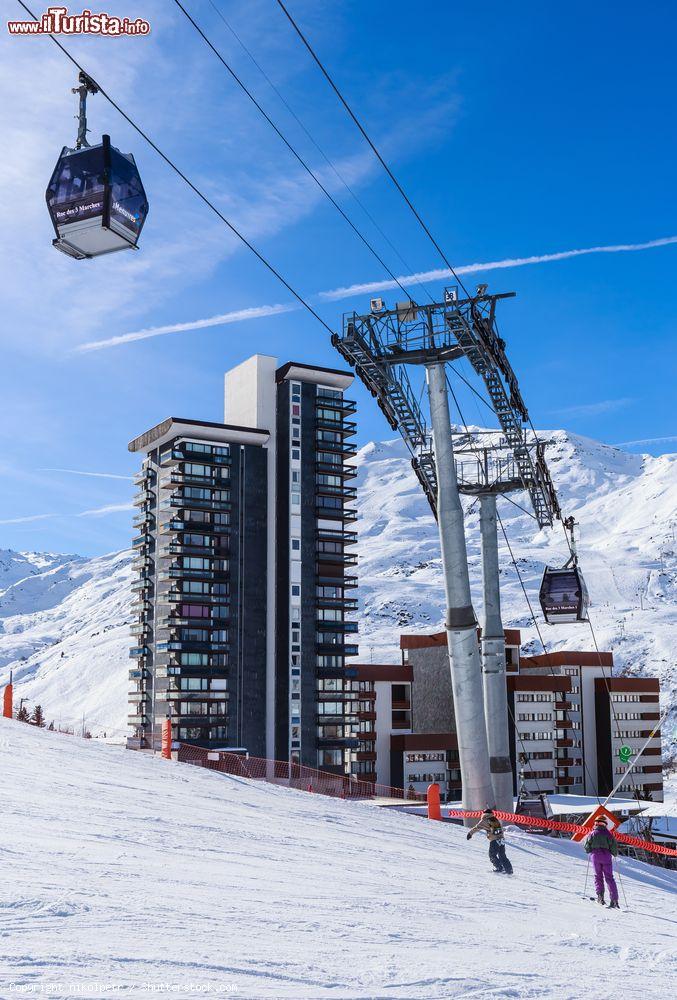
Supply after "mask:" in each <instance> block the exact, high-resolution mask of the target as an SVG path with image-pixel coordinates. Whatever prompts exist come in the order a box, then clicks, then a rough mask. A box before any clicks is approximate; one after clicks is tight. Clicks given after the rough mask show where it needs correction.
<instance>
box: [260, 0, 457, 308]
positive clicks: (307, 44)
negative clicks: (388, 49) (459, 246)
mask: <svg viewBox="0 0 677 1000" xmlns="http://www.w3.org/2000/svg"><path fill="white" fill-rule="evenodd" d="M277 3H278V6H279V7H280V8H281V9H282V11H283V12H284V14H285V16H286V17H287V20H288V21H289V23H290V24H291V26H292V27H293V29H294V31H295V32H296V34H297V35H298V36H299V38H300V39H301V41H302V42H303V44H304V45H305V47H306V49H307V50H308V52H309V53H310V55H311V56H312V57H313V59H314V61H315V62H316V63H317V66H318V67H319V69H320V71H321V72H322V75H323V76H324V78H325V80H326V81H327V83H328V84H329V86H330V87H331V89H332V90H333V91H334V93H335V94H336V96H337V97H338V99H339V101H340V102H341V104H342V105H343V107H344V108H345V109H346V111H347V112H348V114H349V115H350V117H351V118H352V120H353V122H354V123H355V125H356V126H357V128H358V129H359V130H360V132H361V133H362V136H363V137H364V139H365V140H366V142H367V143H368V144H369V146H370V147H371V150H372V152H373V153H374V155H375V156H376V158H377V159H378V161H379V163H380V164H381V166H382V167H383V169H384V170H385V172H386V173H387V174H388V177H389V178H390V180H391V181H392V182H393V184H394V185H395V187H396V188H397V190H398V191H399V193H400V194H401V195H402V197H403V198H404V200H405V202H406V203H407V205H408V206H409V208H410V209H411V211H412V213H413V214H414V216H415V218H416V221H417V222H418V224H419V225H420V226H421V228H422V229H423V231H424V233H425V234H426V236H427V237H428V239H429V240H430V242H431V243H432V245H433V246H434V247H435V249H436V250H437V252H438V254H439V255H440V257H441V258H442V260H443V261H444V263H445V264H446V266H447V267H448V268H449V271H450V272H451V274H452V275H453V276H454V278H455V279H456V281H457V282H458V283H459V285H460V286H461V288H462V289H463V291H464V292H465V294H466V296H467V298H471V296H470V293H469V292H468V289H467V288H466V287H465V285H464V284H463V282H462V281H461V279H460V278H459V276H458V275H457V274H456V271H455V270H454V268H453V267H452V265H451V263H450V262H449V260H448V259H447V257H446V255H445V253H444V251H443V250H442V247H441V246H440V245H439V243H438V242H437V240H436V239H435V237H434V236H433V234H432V233H431V232H430V229H429V228H428V226H427V225H426V223H425V222H424V221H423V219H422V218H421V216H420V215H419V213H418V212H417V210H416V209H415V208H414V205H413V204H412V202H411V200H410V198H409V196H408V195H407V193H406V192H405V190H404V188H403V187H402V185H401V184H400V182H399V181H398V179H397V178H396V177H395V175H394V174H393V172H392V170H391V169H390V167H389V166H388V164H387V163H386V161H385V160H384V159H383V157H382V156H381V154H380V152H379V151H378V149H377V148H376V145H375V144H374V142H373V141H372V140H371V138H370V137H369V135H368V134H367V132H366V130H365V128H364V126H363V125H362V123H361V122H360V120H359V119H358V118H357V116H356V114H355V112H354V111H353V110H352V108H351V107H350V105H349V104H348V102H347V101H346V99H345V97H344V96H343V94H342V93H341V91H340V90H339V89H338V87H337V85H336V84H335V83H334V81H333V79H332V78H331V76H330V75H329V72H328V71H327V70H326V69H325V67H324V65H323V63H322V61H321V60H320V58H319V56H318V55H317V54H316V52H315V50H314V49H313V47H312V46H311V44H310V42H309V41H308V39H307V38H306V36H305V35H304V34H303V32H302V31H301V29H300V28H299V26H298V24H297V23H296V21H295V20H294V18H293V17H292V15H291V14H290V13H289V11H288V10H287V8H286V7H285V5H284V4H283V3H282V0H277Z"/></svg>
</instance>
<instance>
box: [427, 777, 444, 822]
mask: <svg viewBox="0 0 677 1000" xmlns="http://www.w3.org/2000/svg"><path fill="white" fill-rule="evenodd" d="M427 798H428V819H440V820H441V819H442V812H441V810H440V786H439V785H437V784H433V785H428V795H427Z"/></svg>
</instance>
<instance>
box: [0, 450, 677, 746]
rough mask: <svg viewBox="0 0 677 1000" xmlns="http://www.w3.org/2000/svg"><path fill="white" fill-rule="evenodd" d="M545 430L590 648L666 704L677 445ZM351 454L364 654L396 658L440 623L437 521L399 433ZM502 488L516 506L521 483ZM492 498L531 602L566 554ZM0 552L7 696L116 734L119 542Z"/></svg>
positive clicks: (508, 567)
mask: <svg viewBox="0 0 677 1000" xmlns="http://www.w3.org/2000/svg"><path fill="white" fill-rule="evenodd" d="M543 437H545V438H546V439H547V440H548V441H549V442H550V444H549V445H548V447H547V457H548V463H549V465H550V468H551V470H552V473H553V476H554V479H555V482H556V485H557V489H558V493H559V496H560V500H561V503H562V507H563V509H564V511H565V512H566V513H567V514H574V515H575V516H576V518H577V519H578V520H579V521H580V544H579V547H580V553H581V561H582V565H583V567H584V570H585V575H586V579H587V581H588V587H589V590H590V593H591V597H592V609H591V615H592V619H593V623H594V629H595V633H596V637H597V641H598V643H599V646H600V648H601V649H611V650H612V651H613V653H614V657H615V661H616V664H617V667H618V668H619V669H622V670H624V671H627V672H629V673H641V672H644V673H649V674H658V675H660V676H661V679H662V684H663V696H664V701H665V704H666V705H667V704H671V705H672V706H675V709H676V712H677V670H676V669H675V656H674V652H673V649H674V634H675V620H676V615H675V599H676V598H677V556H676V552H677V546H676V545H675V532H676V531H677V455H662V456H660V457H658V458H654V457H652V456H649V455H631V454H629V453H627V452H625V451H622V450H620V449H618V448H612V447H609V446H607V445H603V444H600V443H598V442H596V441H592V440H590V439H588V438H583V437H578V436H575V435H572V434H569V433H567V432H565V431H553V432H544V433H543ZM357 462H358V466H359V475H358V478H357V485H358V513H359V522H358V532H359V555H360V564H359V579H360V588H359V594H360V620H359V624H360V635H359V642H360V652H361V658H363V659H365V660H369V659H370V658H371V659H373V660H374V662H376V661H378V660H381V661H386V662H396V661H397V660H398V658H399V648H398V643H399V634H400V632H401V631H415V630H417V629H422V630H429V631H433V630H439V629H441V628H442V620H443V608H444V594H443V591H442V584H441V567H440V556H439V541H438V536H437V529H436V526H435V523H434V521H433V518H432V516H431V514H430V510H429V508H428V505H427V503H426V501H425V499H424V497H423V494H422V492H421V489H420V487H419V485H418V482H417V480H416V479H415V477H414V475H413V473H412V470H411V467H410V464H409V461H408V458H407V455H406V451H405V448H404V445H403V444H402V442H401V441H400V439H399V438H398V439H396V440H393V441H384V442H379V443H371V444H368V445H366V446H365V447H364V448H362V450H361V451H360V452H359V454H358V458H357ZM513 499H514V500H515V501H516V502H517V503H519V504H521V505H522V506H525V507H528V502H527V500H526V498H525V497H523V496H520V495H515V496H513ZM466 508H470V510H471V512H470V513H469V514H468V517H467V521H466V524H467V537H468V551H469V558H470V565H471V576H472V582H473V589H474V599H475V606H476V608H477V611H478V614H481V583H480V579H481V578H480V549H479V519H478V513H477V510H476V509H472V505H471V503H470V502H469V501H468V502H466ZM499 512H500V514H501V517H502V519H503V523H504V525H505V528H506V532H507V534H508V537H509V538H510V541H511V545H512V546H513V550H514V553H515V556H516V558H517V559H518V561H519V565H520V570H521V572H522V574H523V576H524V579H525V582H526V585H527V588H528V591H529V593H530V596H531V599H532V601H533V602H534V606H535V607H536V608H537V607H538V587H539V584H540V577H541V574H542V571H543V564H544V562H546V561H547V562H549V563H550V564H552V565H558V564H560V565H561V564H562V563H563V562H564V560H565V558H566V556H565V553H566V547H565V544H564V536H563V533H562V530H561V528H559V527H558V528H557V529H555V530H550V529H548V530H543V531H539V530H538V526H537V525H536V523H535V521H534V520H533V518H531V517H530V516H529V515H528V514H525V513H523V512H522V511H521V510H519V509H518V508H516V507H515V506H513V504H511V503H510V502H509V501H507V500H502V501H500V502H499ZM130 534H131V528H130ZM501 553H502V566H503V601H504V614H505V621H506V625H511V626H519V627H521V628H522V629H523V630H524V638H525V641H526V643H527V646H528V648H529V649H530V650H532V651H534V652H540V651H541V647H540V643H539V641H538V636H537V634H536V630H535V629H534V627H533V625H532V623H531V619H530V615H529V611H528V608H527V607H526V605H525V602H524V597H523V594H522V591H521V588H520V586H519V582H518V580H517V578H516V575H515V572H514V570H513V568H512V564H511V562H510V559H509V554H508V552H507V549H506V546H505V544H504V542H503V539H502V538H501ZM12 557H13V558H14V560H15V562H14V563H13V564H12V570H11V572H10V573H9V574H8V576H7V577H6V579H7V580H9V581H10V583H9V585H7V584H4V583H3V580H4V579H5V577H4V575H3V573H2V572H1V571H0V683H2V682H3V681H4V679H5V678H6V677H7V675H8V673H9V668H10V667H13V668H14V671H15V680H16V681H18V685H17V696H18V697H27V698H28V699H29V701H30V702H31V703H34V702H36V701H41V702H42V704H43V706H44V708H45V711H46V713H47V717H48V719H51V718H55V719H56V720H58V717H59V716H61V718H62V721H64V722H68V723H70V724H72V725H76V726H80V725H81V722H82V715H83V714H84V715H85V719H86V724H87V725H88V726H89V727H90V728H91V729H92V731H93V732H101V731H103V730H106V732H107V733H108V734H109V735H110V733H111V732H114V733H116V734H118V735H122V732H123V730H124V727H125V725H126V715H127V707H126V704H125V699H126V691H127V670H128V666H129V659H128V647H129V645H130V644H131V643H130V640H129V637H128V634H127V623H128V621H129V612H128V605H129V603H130V600H131V598H130V594H129V584H130V581H131V567H130V560H131V557H130V555H129V554H128V553H117V554H113V555H110V556H105V557H101V558H98V559H90V560H83V559H79V558H78V557H55V556H38V555H34V554H22V555H18V554H12ZM3 560H4V561H8V562H9V561H10V556H8V555H7V554H5V555H4V557H0V567H2V565H3ZM41 561H44V568H42V569H40V562H41ZM22 567H23V569H22ZM24 570H25V573H26V576H25V577H24V576H22V573H23V572H24ZM640 602H641V605H642V606H640ZM539 620H540V613H539ZM541 632H542V635H543V638H544V639H545V641H546V643H547V644H548V646H549V648H553V649H561V648H566V647H568V648H579V649H581V648H582V649H593V648H594V646H593V641H592V635H591V633H590V629H589V627H588V626H587V625H585V624H582V625H569V626H560V627H551V626H546V625H544V624H542V625H541ZM62 654H63V655H62ZM22 657H25V659H23V660H22V659H21V658H22ZM674 720H675V715H674V714H673V716H672V719H671V721H670V724H669V725H668V726H664V735H665V737H666V738H667V741H669V740H670V739H671V738H672V739H673V740H675V736H674V733H675V725H674Z"/></svg>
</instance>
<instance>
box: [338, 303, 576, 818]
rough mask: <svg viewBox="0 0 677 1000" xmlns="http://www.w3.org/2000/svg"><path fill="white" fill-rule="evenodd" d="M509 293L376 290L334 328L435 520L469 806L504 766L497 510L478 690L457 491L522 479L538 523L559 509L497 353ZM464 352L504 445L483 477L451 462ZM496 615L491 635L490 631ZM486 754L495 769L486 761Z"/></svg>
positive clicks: (502, 776)
mask: <svg viewBox="0 0 677 1000" xmlns="http://www.w3.org/2000/svg"><path fill="white" fill-rule="evenodd" d="M513 294H514V293H507V294H503V295H487V294H486V286H480V288H478V294H477V295H476V296H473V297H469V298H465V299H459V298H458V289H456V288H451V289H446V290H445V294H444V301H443V302H441V303H433V304H432V305H423V306H419V305H417V304H415V303H413V302H403V303H399V304H398V305H397V306H396V308H395V309H385V308H384V307H383V303H382V302H379V303H378V306H379V308H378V310H374V311H372V312H370V313H368V314H366V315H363V316H359V315H357V314H355V313H353V314H349V315H347V316H346V317H345V318H344V328H343V334H342V336H340V337H339V336H334V338H333V343H334V346H335V347H336V349H337V350H338V351H339V353H340V354H341V355H342V356H343V357H344V358H345V360H346V361H347V362H348V363H349V364H351V365H352V366H353V367H354V368H355V371H356V374H357V375H359V377H360V379H361V380H362V381H363V382H364V384H365V386H366V387H367V388H368V389H369V390H370V392H371V393H372V395H373V396H375V398H376V400H377V402H378V405H379V406H380V408H381V409H382V411H383V413H384V414H385V416H386V419H387V420H388V422H389V424H390V426H391V427H392V428H393V430H399V432H400V434H401V435H402V437H403V439H404V441H405V443H406V445H407V448H408V449H409V451H410V453H411V456H412V466H413V468H414V471H415V473H416V475H417V477H418V479H419V482H420V483H421V486H422V487H423V490H424V492H425V494H426V497H427V498H428V502H429V503H430V506H431V508H432V511H433V514H434V515H435V517H436V518H437V521H438V525H439V530H440V542H441V549H442V562H443V567H444V575H445V587H446V596H447V605H448V609H447V636H448V646H449V657H450V668H451V677H452V686H453V691H454V702H455V713H456V727H457V735H458V743H459V758H460V765H461V778H462V783H463V801H464V805H465V807H466V808H469V809H476V808H482V807H483V806H484V805H486V804H487V803H488V802H490V801H491V800H492V799H495V800H496V801H497V804H498V800H499V799H500V800H501V802H502V801H503V800H505V801H507V791H506V787H505V786H506V785H507V781H506V776H507V772H506V771H505V770H504V768H505V758H506V757H507V749H508V737H507V706H506V699H505V694H504V691H505V644H504V638H503V629H502V624H501V622H500V594H499V592H498V546H497V539H496V521H495V517H494V518H493V525H492V523H491V522H492V518H491V513H492V511H491V501H490V502H489V507H488V513H486V511H487V507H485V517H484V526H485V530H484V537H483V541H484V542H485V544H484V545H483V566H484V575H485V645H484V654H485V655H484V661H485V670H484V699H483V698H482V690H481V686H480V676H481V673H480V660H479V649H478V644H477V636H476V623H475V616H474V613H473V612H472V607H471V600H470V587H469V580H468V561H467V551H466V545H465V535H464V530H463V514H462V509H461V505H460V499H459V492H461V493H469V494H472V495H477V494H478V492H479V493H480V494H483V493H486V494H487V495H488V496H493V503H494V511H493V512H494V514H495V494H496V493H499V492H507V491H508V490H511V489H523V490H526V491H527V492H528V493H529V497H530V499H531V503H532V506H533V508H534V513H535V516H536V520H537V521H538V524H539V525H540V526H541V527H544V526H545V525H551V524H552V523H553V520H554V518H556V517H558V518H559V517H560V516H561V512H560V508H559V504H558V501H557V496H556V494H555V489H554V486H553V483H552V480H551V478H550V474H549V471H548V468H547V465H546V463H545V459H544V455H543V448H542V446H541V445H540V444H539V442H537V441H536V440H535V435H533V434H532V432H531V430H530V429H529V427H528V422H529V414H528V412H527V409H526V406H525V404H524V401H523V399H522V396H521V394H520V391H519V386H518V384H517V378H516V377H515V374H514V372H513V370H512V368H511V367H510V364H509V362H508V359H507V356H506V354H505V342H504V341H503V340H502V339H501V337H500V336H499V334H498V329H497V327H496V303H497V301H498V300H499V299H502V298H509V297H511V296H512V295H513ZM462 357H466V358H467V359H468V361H469V362H470V364H471V365H472V367H473V368H474V370H475V372H476V373H477V374H478V375H480V377H481V378H482V379H483V381H484V384H485V386H486V389H487V392H488V394H489V398H490V400H491V403H492V406H493V409H494V412H495V414H496V417H497V419H498V422H499V424H500V428H501V431H502V434H503V437H504V443H503V447H504V449H506V450H507V452H509V457H508V458H504V459H502V460H500V461H499V463H498V466H497V468H498V475H497V476H494V477H493V478H490V475H489V472H488V457H487V455H485V459H484V461H483V462H482V463H481V465H482V466H483V469H482V468H480V467H479V466H480V463H478V465H477V467H476V468H475V469H474V470H473V469H471V471H470V473H469V474H468V473H466V472H464V467H465V466H466V465H467V463H463V466H461V465H455V462H454V451H453V440H452V434H451V426H450V417H449V406H448V398H447V388H446V363H447V362H449V361H453V360H455V359H457V358H462ZM410 364H414V365H424V366H425V367H426V373H427V381H428V391H429V400H430V411H431V420H432V443H431V433H430V430H429V428H428V426H427V423H426V420H425V417H424V416H423V413H422V411H421V408H420V406H419V404H418V402H417V400H416V397H415V395H414V392H413V390H412V388H411V384H410V381H409V377H408V375H407V371H406V366H407V365H410ZM433 445H434V447H433ZM478 487H479V488H478ZM492 534H493V541H492ZM471 619H472V625H471V624H470V623H471ZM499 627H500V636H499V635H497V634H494V633H497V632H498V631H499ZM489 639H491V640H492V642H491V643H489V642H488V640H489ZM500 646H502V654H501V649H500V648H499V647H500ZM501 692H503V694H502V697H501ZM483 701H484V704H483ZM485 706H486V707H485ZM485 712H486V717H485ZM487 727H488V729H489V737H490V742H489V744H488V742H487ZM490 756H491V757H492V758H493V761H492V763H493V765H494V768H493V772H492V771H490V764H489V758H490ZM492 778H493V786H492V780H491V779H492ZM492 787H493V789H495V791H492ZM511 797H512V789H511V791H510V798H511Z"/></svg>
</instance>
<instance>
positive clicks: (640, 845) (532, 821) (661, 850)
mask: <svg viewBox="0 0 677 1000" xmlns="http://www.w3.org/2000/svg"><path fill="white" fill-rule="evenodd" d="M447 815H448V816H449V817H450V818H452V817H453V818H459V819H465V818H466V817H468V818H470V819H475V818H477V819H479V818H480V816H481V815H482V813H481V812H480V811H472V810H469V809H450V810H449V811H448V814H447ZM495 815H496V816H497V817H498V818H499V819H500V820H501V821H502V822H503V823H518V824H519V825H520V826H531V827H534V828H536V829H539V830H560V831H561V832H562V833H573V834H581V833H585V834H587V833H590V831H591V827H589V826H584V825H582V824H580V823H567V822H565V821H563V820H558V819H545V817H543V818H542V819H541V817H539V816H524V815H522V814H519V813H508V812H501V811H500V810H495ZM614 837H615V838H616V840H617V841H618V843H619V844H626V845H627V846H628V847H634V848H635V850H639V851H649V852H650V853H651V854H663V855H664V856H666V857H669V858H677V851H675V850H673V848H671V847H665V846H664V845H663V844H655V843H654V842H653V841H651V840H642V839H641V837H633V836H631V835H630V834H629V833H618V832H614Z"/></svg>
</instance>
